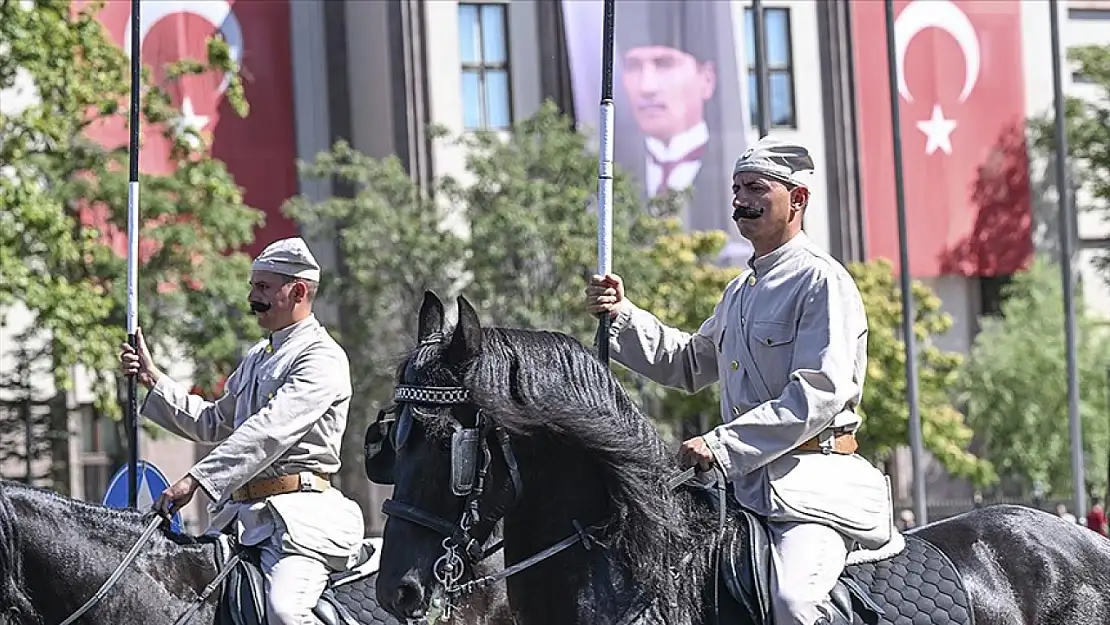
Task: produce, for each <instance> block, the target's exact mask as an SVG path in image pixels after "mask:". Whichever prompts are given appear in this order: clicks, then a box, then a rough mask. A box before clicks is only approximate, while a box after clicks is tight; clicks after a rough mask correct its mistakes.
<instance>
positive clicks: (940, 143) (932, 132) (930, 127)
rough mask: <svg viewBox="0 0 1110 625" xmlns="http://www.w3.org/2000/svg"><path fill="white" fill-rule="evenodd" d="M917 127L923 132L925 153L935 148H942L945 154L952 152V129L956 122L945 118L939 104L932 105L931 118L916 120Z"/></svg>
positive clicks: (929, 152) (930, 152)
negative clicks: (921, 120)
mask: <svg viewBox="0 0 1110 625" xmlns="http://www.w3.org/2000/svg"><path fill="white" fill-rule="evenodd" d="M917 129H918V130H920V131H921V132H923V133H925V154H932V153H933V152H936V151H937V149H940V150H944V153H945V154H951V153H952V131H953V130H955V129H956V122H955V121H953V120H951V119H945V117H944V111H942V110H941V109H940V105H939V104H934V105H933V116H932V118H930V119H928V120H926V121H923V122H917Z"/></svg>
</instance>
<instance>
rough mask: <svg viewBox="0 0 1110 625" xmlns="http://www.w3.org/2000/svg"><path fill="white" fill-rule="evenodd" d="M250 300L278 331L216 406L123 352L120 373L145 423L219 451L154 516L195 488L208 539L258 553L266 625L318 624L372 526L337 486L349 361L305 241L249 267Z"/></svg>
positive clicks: (284, 243)
mask: <svg viewBox="0 0 1110 625" xmlns="http://www.w3.org/2000/svg"><path fill="white" fill-rule="evenodd" d="M251 269H252V271H251V278H250V284H251V290H250V296H249V302H250V307H251V311H252V313H253V314H255V315H257V317H258V324H259V325H260V326H262V327H263V328H265V329H266V330H268V331H269V332H270V334H269V336H268V337H266V338H265V339H263V340H261V341H259V342H258V343H257V344H256V345H255V346H254V347H253V348H252V349H251V350H250V352H249V353H248V354H247V356H246V358H245V359H244V360H243V361H242V362H241V363H240V364H239V366H238V368H236V370H235V371H234V372H233V373H232V374H231V376H230V377H229V378H228V379H227V383H226V385H225V388H224V395H223V396H222V397H220V398H219V399H217V400H216V401H214V402H210V401H206V400H205V399H203V398H201V397H198V396H196V395H190V394H189V393H188V391H187V390H186V389H185V387H183V386H181V385H180V384H178V383H177V382H174V381H173V380H171V379H170V378H169V376H166V375H164V374H163V373H161V371H159V370H158V368H157V367H156V366H155V365H154V363H153V362H152V361H151V358H150V353H149V352H148V351H147V348H146V344H145V341H144V340H143V338H142V333H141V331H140V332H139V333H138V334H139V349H138V352H137V353H136V351H135V350H134V349H132V348H131V347H129V346H126V345H125V346H124V352H123V354H121V361H122V362H123V372H124V373H125V374H137V375H138V376H139V381H140V382H141V383H143V384H144V385H145V386H147V387H148V388H150V389H151V390H150V393H148V394H147V398H146V400H145V402H144V403H143V407H142V414H143V415H144V416H146V417H147V418H149V419H150V420H152V421H154V422H155V423H157V424H159V425H161V426H162V427H164V428H166V429H167V430H169V431H171V432H173V433H175V434H177V435H179V436H183V437H185V438H189V439H191V440H194V441H198V442H205V443H213V444H216V447H215V449H213V450H212V451H211V452H210V453H209V454H208V455H207V456H206V457H205V458H204V459H203V460H201V461H199V462H197V463H196V464H195V465H194V466H193V468H192V469H190V470H189V472H188V473H187V474H186V475H185V477H183V478H182V479H181V480H179V481H178V482H177V483H175V484H174V485H173V486H171V487H170V488H169V489H167V490H166V491H165V492H164V493H163V494H162V497H161V498H160V499H159V501H158V504H157V505H158V507H159V508H160V509H161V510H163V511H167V510H168V509H169V508H171V507H172V508H173V509H177V508H180V507H181V506H184V505H186V504H187V503H188V502H189V500H191V499H192V497H193V494H194V493H195V492H196V490H197V488H203V489H204V491H205V492H206V493H207V494H208V496H209V497H210V498H211V499H212V501H214V502H216V503H215V506H214V508H213V512H215V517H214V518H213V521H212V525H211V527H210V528H209V532H220V531H223V530H224V529H225V528H227V527H228V526H230V525H231V524H232V523H234V524H235V531H236V535H237V537H238V539H239V541H240V543H242V544H244V545H257V546H259V547H260V548H261V553H262V568H263V572H264V573H265V575H266V587H267V588H266V590H267V601H268V606H267V622H268V623H270V624H271V625H277V624H280V625H300V624H302V623H315V622H318V621H317V620H316V618H315V617H314V616H313V615H312V609H313V608H314V607H315V605H316V603H317V601H319V598H320V594H321V593H322V592H323V590H324V588H325V586H326V584H327V581H328V574H329V573H330V572H332V571H339V570H343V569H346V568H348V567H349V566H350V564H351V563H352V562H354V561H355V559H356V558H357V555H358V552H359V549H360V547H361V545H362V539H363V533H364V526H363V517H362V511H361V509H360V508H359V506H358V504H357V503H355V502H354V501H352V500H351V499H348V498H347V497H345V496H344V495H343V494H342V493H341V492H340V491H339V490H337V489H336V488H334V487H332V486H331V485H330V483H329V478H330V476H331V475H333V474H335V473H336V472H337V471H338V470H339V466H340V460H339V449H340V444H341V443H342V440H343V432H344V430H345V429H346V427H347V412H348V408H349V406H350V400H351V379H350V365H349V363H348V360H347V354H346V353H345V352H344V351H343V348H342V347H340V346H339V344H337V343H336V342H335V340H334V339H332V337H331V336H330V335H329V334H328V332H327V330H326V329H325V328H324V327H323V326H322V325H320V323H319V322H318V321H317V319H316V316H315V315H314V314H313V313H312V304H313V299H314V297H315V295H316V290H317V286H318V284H319V281H320V265H319V264H318V263H317V262H316V259H315V258H314V257H313V256H312V253H311V252H310V251H309V249H308V246H307V245H306V244H305V242H304V241H303V240H302V239H300V238H292V239H283V240H280V241H275V242H274V243H272V244H271V245H269V246H268V247H267V248H266V249H265V250H263V251H262V253H261V254H259V256H258V258H256V259H255V261H254V263H253V265H252V268H251Z"/></svg>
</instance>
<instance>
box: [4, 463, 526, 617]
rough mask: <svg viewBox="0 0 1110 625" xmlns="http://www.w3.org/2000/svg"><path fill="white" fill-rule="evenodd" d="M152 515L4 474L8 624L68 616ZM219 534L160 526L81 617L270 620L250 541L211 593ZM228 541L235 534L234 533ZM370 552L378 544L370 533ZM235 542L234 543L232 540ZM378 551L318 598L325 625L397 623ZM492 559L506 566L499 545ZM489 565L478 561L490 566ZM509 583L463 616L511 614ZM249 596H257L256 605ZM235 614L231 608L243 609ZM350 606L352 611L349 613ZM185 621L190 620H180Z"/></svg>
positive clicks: (493, 565)
mask: <svg viewBox="0 0 1110 625" xmlns="http://www.w3.org/2000/svg"><path fill="white" fill-rule="evenodd" d="M152 520H153V517H152V516H150V515H141V514H139V513H138V512H135V511H129V510H114V509H110V508H105V507H102V506H98V505H92V504H88V503H84V502H81V501H76V500H73V499H69V498H66V497H62V496H60V495H58V494H56V493H53V492H50V491H46V490H41V489H37V488H31V487H28V486H25V485H23V484H19V483H15V482H9V481H0V625H59V624H60V623H62V622H63V621H64V620H65V619H66V618H67V617H69V616H70V615H71V614H73V613H74V612H75V611H76V610H78V609H79V608H80V607H81V606H82V605H83V604H84V603H85V602H86V601H87V600H89V598H90V597H93V596H94V595H95V594H96V592H97V590H98V588H100V587H101V585H102V584H104V582H105V581H106V580H108V579H109V578H110V577H111V576H112V575H113V573H114V572H115V571H116V570H117V568H118V567H119V565H120V563H121V561H123V560H124V557H125V554H127V553H128V552H129V551H130V550H131V549H132V547H133V546H134V545H135V543H136V542H138V541H139V540H140V538H141V537H142V536H143V534H144V527H148V526H149V525H148V524H149V523H150V522H151V521H152ZM220 542H221V541H219V540H217V539H214V538H209V537H190V536H185V535H182V534H178V533H173V532H169V531H166V530H164V529H161V528H159V529H158V530H156V531H154V533H153V534H151V535H150V538H149V540H148V542H147V543H146V544H145V545H143V547H142V549H141V551H140V552H139V555H138V556H137V557H136V558H135V559H134V561H133V562H132V563H131V564H130V565H129V566H127V567H125V568H124V569H123V574H122V576H121V577H119V581H118V582H117V583H116V584H115V585H114V586H112V587H111V589H110V590H109V591H108V592H107V593H105V595H104V596H103V598H101V599H100V600H98V601H97V602H96V603H95V604H94V605H93V606H92V607H91V608H90V609H89V610H88V611H87V612H86V613H85V614H84V615H83V616H82V617H81V618H79V619H77V620H76V621H75V622H76V623H77V624H83V625H93V624H95V625H107V624H109V623H110V624H112V625H130V624H134V625H171V624H174V623H178V619H179V618H180V617H181V616H182V615H183V614H185V613H186V612H187V611H189V610H191V609H193V608H194V604H196V607H197V608H199V609H197V610H196V612H195V613H194V614H193V615H192V618H190V619H189V620H188V623H192V624H193V625H210V624H220V625H223V624H230V623H247V624H251V623H254V624H255V625H263V624H264V623H265V617H264V615H262V614H260V610H259V609H258V608H259V607H261V606H264V605H265V600H264V595H262V594H261V593H263V592H264V590H263V589H262V588H261V586H260V584H261V579H262V578H261V576H260V575H259V574H258V569H257V564H255V563H253V562H252V561H251V560H249V556H250V552H249V551H244V552H243V554H242V555H243V556H244V557H245V558H248V559H244V560H241V561H240V563H239V564H238V565H237V567H236V568H235V572H234V573H233V574H231V575H229V576H228V577H226V578H225V579H224V580H223V581H222V583H221V584H219V587H218V588H216V589H215V591H214V592H212V593H211V595H209V596H208V597H207V598H205V599H203V600H200V597H201V594H202V593H203V591H204V589H205V587H206V586H207V585H209V583H210V582H212V580H213V579H214V578H215V577H216V575H217V573H218V572H219V571H220V570H221V565H222V564H223V563H225V562H226V560H227V558H226V557H224V556H222V555H221V551H223V549H222V548H221V546H220ZM225 544H226V543H225ZM367 547H368V548H369V549H364V554H365V556H367V557H370V556H372V555H373V554H372V553H371V552H372V551H373V546H372V545H370V544H369V542H368V543H367ZM233 548H234V547H233ZM373 564H374V563H373V561H372V560H367V561H364V562H363V566H362V567H361V569H359V570H356V571H353V572H350V573H347V574H336V575H334V576H333V579H332V582H331V584H330V585H329V587H328V590H327V591H325V595H326V598H325V600H323V601H322V602H321V605H320V606H318V608H317V617H318V618H320V619H321V621H322V622H324V623H325V624H326V625H397V621H396V620H394V619H393V618H392V617H390V616H389V615H388V614H386V613H385V611H384V610H382V609H381V608H380V607H379V606H378V604H377V599H376V598H375V593H374V585H375V583H376V581H377V574H376V572H375V570H374V568H373ZM482 566H483V567H490V570H499V569H500V568H501V567H502V566H503V562H502V560H501V557H500V553H498V554H495V555H494V556H492V557H490V558H489V560H488V561H486V562H484V563H483V565H482ZM485 571H486V569H484V568H483V569H480V570H478V571H476V572H477V573H479V574H481V573H484V572H485ZM501 591H502V589H501V588H499V587H493V588H490V589H488V590H486V591H485V592H483V593H480V594H478V595H475V596H473V601H471V602H470V603H468V604H466V605H462V606H461V608H460V612H459V616H460V617H461V621H456V622H462V623H475V624H486V625H495V624H502V623H504V624H507V623H510V622H511V620H510V617H509V615H508V610H507V606H506V604H505V598H504V595H503V594H499V592H501ZM250 605H254V606H256V607H255V608H251V607H250ZM244 609H245V611H242V612H240V614H241V615H242V616H241V617H240V618H239V619H232V617H231V614H230V610H236V611H240V610H244ZM344 612H345V614H344ZM180 625H184V623H181V624H180Z"/></svg>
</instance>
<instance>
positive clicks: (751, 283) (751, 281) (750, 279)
mask: <svg viewBox="0 0 1110 625" xmlns="http://www.w3.org/2000/svg"><path fill="white" fill-rule="evenodd" d="M748 286H755V276H748Z"/></svg>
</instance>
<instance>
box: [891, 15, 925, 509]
mask: <svg viewBox="0 0 1110 625" xmlns="http://www.w3.org/2000/svg"><path fill="white" fill-rule="evenodd" d="M884 9H885V13H886V52H887V75H888V77H889V79H890V124H891V135H892V136H893V138H894V189H895V194H896V196H897V197H896V198H895V199H896V203H897V209H898V264H899V267H900V268H901V271H900V273H901V279H902V342H903V343H904V344H905V346H906V400H907V402H909V408H910V418H909V431H910V456H911V459H912V464H913V515H914V520H915V521H916V522H917V523H918V524H919V525H925V524H926V523H928V522H929V518H928V516H929V515H928V507H927V506H926V505H925V449H924V446H923V445H922V440H921V439H922V437H921V412H920V410H919V408H918V399H917V398H918V388H917V341H916V338H915V337H914V333H913V331H914V327H913V325H914V324H913V320H914V310H913V284H912V278H911V276H910V252H909V239H908V236H907V234H906V179H905V173H904V171H903V168H902V115H901V111H900V110H899V102H898V97H899V96H898V62H897V57H896V52H895V50H896V48H895V41H894V0H886V1H885V2H884Z"/></svg>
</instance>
